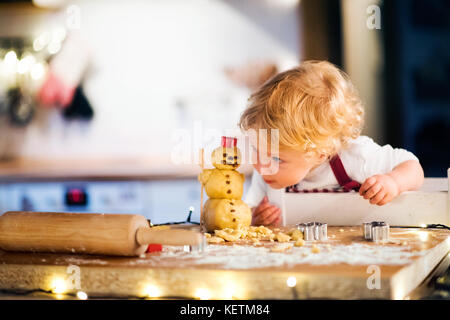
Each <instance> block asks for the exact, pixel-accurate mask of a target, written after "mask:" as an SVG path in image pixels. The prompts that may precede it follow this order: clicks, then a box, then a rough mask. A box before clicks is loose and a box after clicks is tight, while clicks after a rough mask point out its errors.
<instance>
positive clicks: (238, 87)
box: [0, 0, 450, 223]
mask: <svg viewBox="0 0 450 320" xmlns="http://www.w3.org/2000/svg"><path fill="white" fill-rule="evenodd" d="M449 15H450V2H449V1H447V0H429V1H425V0H396V1H381V0H380V1H374V0H357V1H356V0H241V1H239V0H152V1H138V0H129V1H125V0H121V1H119V0H109V1H106V0H91V1H87V0H86V1H82V0H80V1H63V0H35V1H5V0H0V212H4V211H7V210H36V211H76V212H108V213H114V212H121V213H138V214H142V215H144V216H146V217H147V218H149V219H151V220H152V222H154V223H165V222H171V221H172V222H173V221H184V220H185V219H186V217H187V215H188V213H189V212H192V220H193V221H198V216H199V210H198V207H199V204H200V184H199V182H198V181H197V180H196V175H197V174H198V173H199V172H200V167H199V166H198V165H197V163H198V161H199V159H198V154H197V150H198V148H200V147H205V161H208V160H209V154H210V151H211V150H212V149H213V148H215V147H217V146H218V145H219V143H220V136H221V135H224V134H228V135H231V134H236V135H239V130H237V128H236V124H237V121H238V118H239V115H240V113H241V112H242V111H243V109H244V108H245V107H246V104H247V99H248V97H249V95H250V94H251V92H252V91H253V90H255V89H256V88H257V87H258V86H259V85H261V84H262V83H263V82H264V81H266V80H267V79H268V78H270V77H271V76H272V75H274V74H275V73H277V72H280V71H283V70H286V69H288V68H291V67H293V66H295V65H297V64H298V63H299V62H300V61H302V60H309V59H324V60H328V61H330V62H332V63H334V64H336V65H337V66H339V67H341V68H342V69H343V70H344V71H346V72H347V73H348V74H349V75H350V77H351V79H352V80H353V82H354V83H355V85H356V87H357V88H358V90H359V92H360V95H361V97H362V99H363V101H364V104H365V108H366V119H365V121H366V125H365V129H364V132H363V133H364V134H366V135H368V136H371V137H372V138H373V139H374V140H375V141H376V142H377V143H379V144H386V143H389V144H391V145H393V146H394V147H403V148H406V149H408V150H410V151H412V152H414V153H415V154H416V155H417V156H418V157H419V159H420V160H421V162H422V165H423V166H424V169H425V174H426V176H427V177H444V176H446V171H447V168H448V167H450V41H449V40H450V17H449ZM181 154H182V156H180V155H181ZM177 159H178V160H179V159H182V161H178V162H177ZM180 162H181V163H180ZM241 171H242V172H244V173H245V174H246V175H247V177H248V178H247V182H246V185H245V188H244V191H245V190H246V188H248V182H249V180H250V179H249V178H250V175H251V168H250V167H248V166H243V167H241Z"/></svg>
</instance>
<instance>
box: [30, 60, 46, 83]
mask: <svg viewBox="0 0 450 320" xmlns="http://www.w3.org/2000/svg"><path fill="white" fill-rule="evenodd" d="M44 75H45V67H44V65H43V64H42V63H40V62H39V63H36V64H35V65H34V66H32V67H31V78H33V79H34V80H39V79H41V78H42V77H43V76H44Z"/></svg>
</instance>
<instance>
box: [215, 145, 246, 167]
mask: <svg viewBox="0 0 450 320" xmlns="http://www.w3.org/2000/svg"><path fill="white" fill-rule="evenodd" d="M211 163H212V164H213V166H214V167H216V168H217V169H222V170H224V169H227V170H233V169H236V168H237V167H239V166H240V164H241V152H240V151H239V149H238V148H236V147H234V148H225V147H219V148H216V149H214V151H213V152H212V154H211Z"/></svg>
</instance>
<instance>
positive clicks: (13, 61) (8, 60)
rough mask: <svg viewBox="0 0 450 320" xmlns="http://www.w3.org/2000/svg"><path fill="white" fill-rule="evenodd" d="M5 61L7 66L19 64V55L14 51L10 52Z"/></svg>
mask: <svg viewBox="0 0 450 320" xmlns="http://www.w3.org/2000/svg"><path fill="white" fill-rule="evenodd" d="M3 61H4V63H5V64H7V65H14V64H16V63H17V54H16V53H15V52H14V51H13V50H11V51H8V52H7V53H6V54H5V59H4V60H3Z"/></svg>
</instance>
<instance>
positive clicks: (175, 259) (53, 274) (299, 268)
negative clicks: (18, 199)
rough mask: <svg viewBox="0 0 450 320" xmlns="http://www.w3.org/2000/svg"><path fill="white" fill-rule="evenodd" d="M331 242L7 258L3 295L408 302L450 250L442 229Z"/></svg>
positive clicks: (3, 255)
mask: <svg viewBox="0 0 450 320" xmlns="http://www.w3.org/2000/svg"><path fill="white" fill-rule="evenodd" d="M328 235H329V240H328V241H326V242H316V243H307V244H306V245H305V246H304V247H293V248H291V249H288V250H287V251H285V252H281V253H280V252H272V251H271V248H272V247H273V246H276V245H278V243H276V242H275V243H271V242H266V243H263V244H261V245H259V246H254V245H252V244H251V243H250V242H246V241H241V242H239V243H234V244H230V243H226V244H221V245H210V246H209V248H208V250H207V251H206V252H204V253H187V252H184V251H183V250H182V248H181V247H165V248H164V250H163V252H159V253H148V254H145V255H143V256H141V257H138V258H125V257H105V256H88V255H71V254H31V253H10V252H4V251H0V288H1V289H6V290H36V289H41V290H45V291H51V290H52V286H53V285H54V280H55V279H57V278H59V279H64V281H65V283H66V284H67V283H68V285H67V290H68V292H69V293H72V292H76V291H78V290H81V291H84V292H86V293H87V294H88V295H90V296H101V297H108V296H113V297H127V296H139V297H142V296H145V295H146V294H147V292H148V288H153V291H150V292H157V293H155V295H158V296H161V297H165V298H173V297H175V298H176V297H181V298H196V297H197V296H199V295H202V294H203V295H205V296H206V297H209V298H211V299H229V298H236V299H303V298H333V299H363V298H381V299H404V298H407V297H408V295H409V294H410V292H411V291H413V290H414V289H415V288H416V287H417V286H419V285H420V284H421V283H422V282H423V281H424V279H425V278H426V277H427V276H428V275H429V274H430V273H431V272H432V271H433V269H434V268H435V267H436V266H437V265H438V264H439V263H440V262H441V261H442V260H443V259H444V258H445V257H446V256H447V255H448V254H449V251H450V232H449V231H447V230H441V229H432V230H431V229H414V228H412V229H406V228H391V240H392V242H391V243H387V244H375V243H373V242H370V241H366V240H364V239H363V238H362V230H361V227H360V226H357V227H329V229H328ZM313 245H315V246H316V247H317V248H319V249H320V252H319V253H312V251H311V249H312V246H313ZM74 266H75V267H74ZM73 270H78V273H79V275H80V281H79V283H78V284H79V287H78V288H75V287H74V286H73V283H74V282H73V280H74V275H75V273H74V271H73ZM288 279H289V280H288ZM288 283H289V284H291V285H293V284H294V286H292V287H290V286H288V285H287V284H288ZM155 288H156V289H157V291H155ZM202 290H203V291H202ZM205 292H206V293H205Z"/></svg>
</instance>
